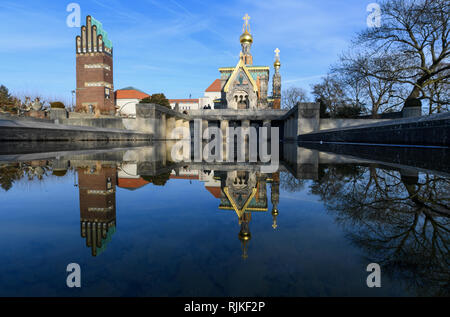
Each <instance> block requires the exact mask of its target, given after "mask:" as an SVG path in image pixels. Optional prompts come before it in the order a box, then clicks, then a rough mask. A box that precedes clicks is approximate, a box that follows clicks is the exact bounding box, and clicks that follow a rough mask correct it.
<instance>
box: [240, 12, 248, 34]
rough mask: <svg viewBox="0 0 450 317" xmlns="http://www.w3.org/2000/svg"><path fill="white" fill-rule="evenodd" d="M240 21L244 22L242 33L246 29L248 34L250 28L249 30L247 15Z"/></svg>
mask: <svg viewBox="0 0 450 317" xmlns="http://www.w3.org/2000/svg"><path fill="white" fill-rule="evenodd" d="M242 19H243V20H244V21H245V24H244V31H245V29H247V30H248V31H249V32H250V28H249V25H248V20H250V17H249V15H248V14H247V13H246V14H245V16H244V17H243V18H242Z"/></svg>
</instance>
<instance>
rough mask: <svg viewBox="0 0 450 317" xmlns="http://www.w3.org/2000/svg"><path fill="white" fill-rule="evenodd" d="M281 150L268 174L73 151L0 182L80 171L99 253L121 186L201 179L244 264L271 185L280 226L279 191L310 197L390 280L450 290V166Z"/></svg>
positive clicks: (143, 153)
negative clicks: (233, 232) (226, 219)
mask: <svg viewBox="0 0 450 317" xmlns="http://www.w3.org/2000/svg"><path fill="white" fill-rule="evenodd" d="M282 151H283V157H284V161H283V162H282V164H281V165H280V168H279V171H278V172H275V173H262V172H261V171H260V169H259V168H258V165H257V164H256V165H255V164H245V163H242V164H239V165H238V164H235V165H233V164H231V165H230V164H229V163H224V164H219V163H217V164H214V163H206V162H201V163H187V162H181V163H174V162H172V161H171V159H170V150H169V149H168V148H165V147H163V146H160V145H158V146H153V147H151V146H150V147H141V148H131V149H121V150H117V151H112V150H110V151H107V152H105V151H98V152H95V153H92V154H83V153H71V154H69V155H66V156H60V157H58V158H51V157H49V158H48V159H45V160H42V159H38V160H26V161H24V160H20V161H18V162H16V161H15V162H8V163H0V186H1V188H3V190H4V191H8V190H10V189H11V188H12V187H13V185H14V184H15V183H17V182H20V181H21V180H30V181H32V180H36V181H46V179H47V178H49V177H73V176H74V174H75V173H76V175H77V179H78V184H75V185H76V186H78V190H79V205H80V226H81V237H82V238H83V239H85V241H86V246H87V247H89V248H90V249H91V253H92V256H94V257H95V256H99V255H101V253H102V252H104V251H105V249H106V247H107V245H108V243H109V242H110V241H111V239H112V238H113V235H114V233H115V232H116V191H117V190H116V187H118V188H120V189H126V190H133V191H136V190H141V189H142V188H144V187H145V186H147V185H148V184H153V185H156V186H165V185H167V183H168V182H176V181H177V180H178V179H185V180H190V181H195V180H199V181H202V182H203V183H204V186H205V189H206V190H207V191H208V192H209V193H211V194H212V195H213V196H214V197H215V198H216V199H217V207H218V209H221V210H224V211H227V210H228V211H231V212H234V213H235V214H236V222H237V223H238V224H239V227H240V230H239V232H238V233H237V237H238V239H239V240H240V243H241V247H242V251H241V255H242V258H244V259H247V258H249V256H250V257H251V252H249V246H250V240H251V238H252V234H251V228H250V227H251V226H250V223H251V221H252V217H253V216H255V215H256V214H259V213H266V212H267V211H268V210H269V207H270V206H269V201H268V193H267V190H268V187H269V186H268V185H270V203H271V205H272V206H271V216H272V221H271V226H272V228H273V229H277V227H278V224H277V221H278V219H277V217H278V215H279V211H278V206H279V204H280V203H283V201H281V202H280V187H281V189H282V190H284V191H285V192H287V193H290V194H291V195H295V194H296V192H299V193H300V192H303V191H309V194H310V195H312V196H315V197H319V199H320V200H321V201H322V202H323V204H324V206H325V207H326V209H327V210H328V214H329V215H331V216H332V217H333V219H334V221H336V222H337V223H338V224H339V225H340V227H341V228H342V229H343V230H344V231H345V232H346V237H347V239H348V240H349V241H351V243H352V244H353V245H355V246H357V247H358V248H359V249H360V250H362V251H363V253H364V255H365V257H366V260H367V261H368V263H370V262H376V263H379V264H380V265H381V266H382V268H383V272H384V274H387V275H389V276H390V277H391V278H393V279H396V280H399V281H401V282H402V283H404V284H405V287H406V288H408V289H413V290H415V291H414V292H415V293H416V294H418V295H448V294H449V288H450V285H449V281H450V269H449V267H450V263H449V259H450V257H449V245H450V243H449V242H450V241H449V239H450V232H449V228H450V209H449V205H450V178H449V177H448V174H447V167H446V165H445V164H444V165H443V166H444V167H445V168H444V170H443V171H442V170H439V169H436V170H433V171H430V170H425V169H418V168H415V167H413V166H411V165H402V164H401V162H398V161H396V162H392V161H386V162H380V160H379V159H378V160H377V162H373V161H371V160H369V159H367V158H363V159H361V158H357V157H355V156H351V157H349V156H345V155H339V154H334V153H331V152H319V151H317V150H315V149H307V148H300V147H297V146H295V145H285V146H284V148H283V149H282ZM28 157H29V156H27V158H28ZM39 157H40V158H42V154H41V155H40V156H39ZM423 157H426V156H423ZM442 159H443V160H446V159H447V156H445V155H444V156H443V157H442ZM419 163H420V162H419ZM419 163H418V164H419ZM420 164H421V166H424V164H422V163H420ZM68 171H71V172H70V173H69V172H68ZM74 182H76V179H75V180H74ZM163 189H164V188H163ZM281 198H282V199H283V196H281ZM167 204H169V202H167ZM298 210H301V208H299V209H298ZM297 212H299V211H297ZM282 214H286V213H284V212H283V213H282ZM311 239H315V238H314V237H311Z"/></svg>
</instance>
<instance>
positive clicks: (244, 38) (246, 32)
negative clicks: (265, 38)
mask: <svg viewBox="0 0 450 317" xmlns="http://www.w3.org/2000/svg"><path fill="white" fill-rule="evenodd" d="M242 19H243V20H244V21H245V22H244V25H243V26H242V35H241V37H240V41H241V43H253V37H252V35H251V34H250V24H249V23H248V20H250V17H249V15H248V14H247V13H246V14H245V16H244V17H243V18H242Z"/></svg>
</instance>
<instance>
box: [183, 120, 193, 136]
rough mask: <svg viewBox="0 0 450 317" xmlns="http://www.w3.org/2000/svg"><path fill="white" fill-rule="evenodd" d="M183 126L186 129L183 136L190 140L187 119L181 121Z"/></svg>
mask: <svg viewBox="0 0 450 317" xmlns="http://www.w3.org/2000/svg"><path fill="white" fill-rule="evenodd" d="M183 127H184V129H185V130H186V134H185V135H184V138H186V139H187V140H189V141H190V140H191V128H190V125H189V121H188V120H184V121H183Z"/></svg>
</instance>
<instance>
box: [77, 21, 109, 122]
mask: <svg viewBox="0 0 450 317" xmlns="http://www.w3.org/2000/svg"><path fill="white" fill-rule="evenodd" d="M76 59H77V90H76V97H77V102H76V108H75V111H77V112H88V113H89V112H93V113H101V114H110V115H112V114H114V113H115V102H114V84H113V49H112V43H111V41H110V40H109V39H108V34H107V33H106V32H105V31H104V30H103V27H102V24H101V23H100V22H99V21H97V20H95V19H94V18H93V17H91V16H89V15H88V16H87V17H86V25H83V26H82V27H81V36H80V35H79V36H77V37H76Z"/></svg>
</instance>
